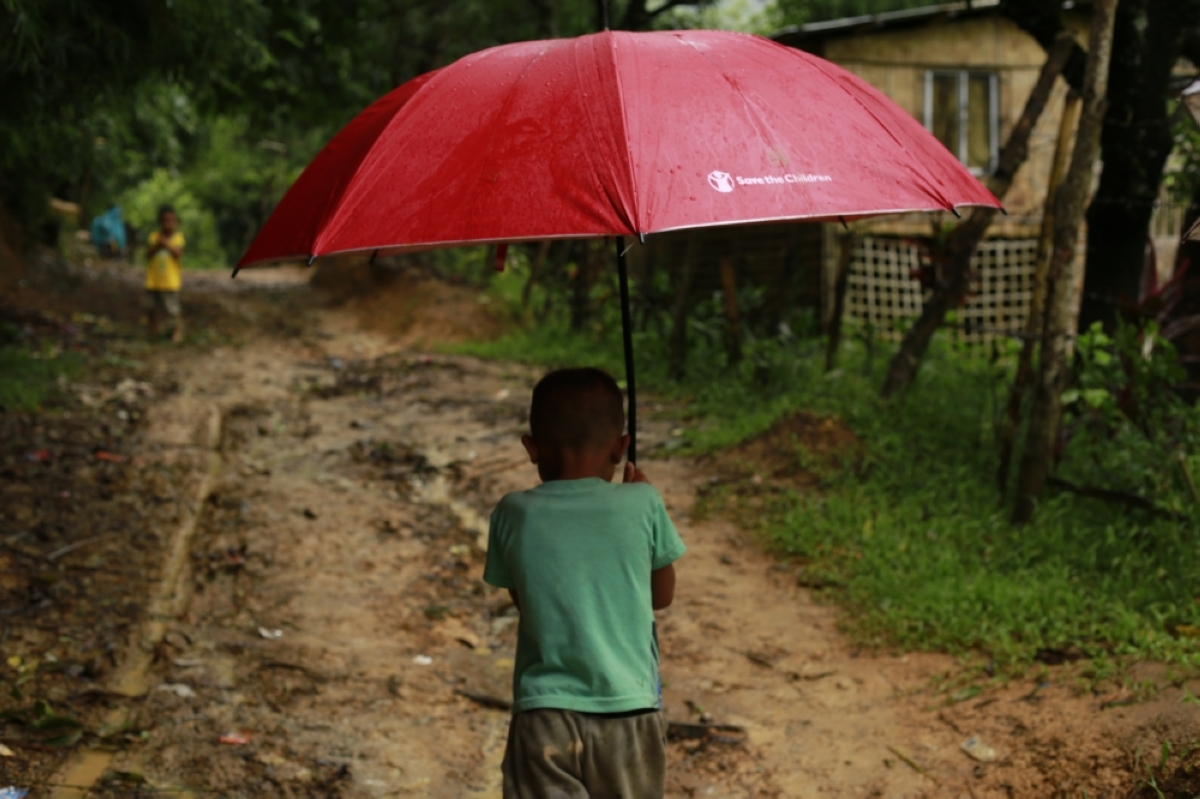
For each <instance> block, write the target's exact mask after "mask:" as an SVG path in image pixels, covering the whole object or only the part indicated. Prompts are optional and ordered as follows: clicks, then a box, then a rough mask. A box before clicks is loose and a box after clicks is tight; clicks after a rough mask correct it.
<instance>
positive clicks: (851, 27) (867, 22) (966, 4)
mask: <svg viewBox="0 0 1200 799" xmlns="http://www.w3.org/2000/svg"><path fill="white" fill-rule="evenodd" d="M1000 2H1001V0H961V1H960V2H956V3H939V4H937V5H928V6H921V7H920V8H906V9H903V10H901V11H884V12H881V13H878V14H863V15H861V16H857V17H843V18H842V19H830V20H825V21H823V22H810V23H808V24H806V25H791V26H789V27H787V28H784V29H783V30H781V31H779V32H778V33H775V34H773V35H772V36H771V38H772V39H774V40H775V41H777V42H780V43H781V44H787V45H792V46H799V45H800V44H801V43H802V42H805V41H810V40H814V39H824V38H827V37H832V36H849V35H855V34H860V33H870V32H875V31H880V30H888V29H894V28H905V27H911V26H917V25H926V24H928V23H930V22H933V21H935V20H938V19H967V18H971V17H979V16H986V15H990V14H994V13H996V11H997V10H998V9H999V8H1000ZM1085 5H1090V2H1089V0H1066V2H1063V4H1062V6H1063V10H1070V9H1072V8H1076V7H1080V6H1085Z"/></svg>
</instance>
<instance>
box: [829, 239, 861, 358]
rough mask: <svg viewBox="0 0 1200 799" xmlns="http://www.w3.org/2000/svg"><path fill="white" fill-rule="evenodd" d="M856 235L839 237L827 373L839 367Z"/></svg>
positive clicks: (830, 319)
mask: <svg viewBox="0 0 1200 799" xmlns="http://www.w3.org/2000/svg"><path fill="white" fill-rule="evenodd" d="M854 244H855V242H854V234H853V233H849V232H847V233H842V234H841V235H840V236H838V245H839V249H838V265H837V275H836V276H835V277H834V279H833V313H832V315H831V316H830V317H829V329H828V330H827V331H825V332H826V335H827V336H828V340H827V341H826V344H825V371H826V372H832V371H833V370H834V368H835V367H836V366H837V354H838V350H839V349H840V348H841V345H842V314H843V313H844V312H845V309H846V284H847V283H848V282H849V280H850V262H851V261H852V260H854Z"/></svg>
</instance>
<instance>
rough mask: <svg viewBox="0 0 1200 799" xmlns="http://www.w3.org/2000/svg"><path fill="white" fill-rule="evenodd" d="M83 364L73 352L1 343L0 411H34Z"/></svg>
mask: <svg viewBox="0 0 1200 799" xmlns="http://www.w3.org/2000/svg"><path fill="white" fill-rule="evenodd" d="M82 365H83V359H82V358H81V357H80V356H79V355H78V354H77V353H72V352H58V351H56V350H54V349H43V350H40V351H31V350H29V349H26V348H24V347H17V346H11V345H5V344H0V411H3V412H11V411H34V410H37V409H39V408H41V407H42V406H43V405H45V404H46V403H47V402H48V401H49V400H50V399H51V398H53V396H54V394H55V392H56V391H57V388H58V381H59V379H60V378H62V377H67V376H70V375H72V374H74V373H76V372H77V371H79V369H80V367H81V366H82Z"/></svg>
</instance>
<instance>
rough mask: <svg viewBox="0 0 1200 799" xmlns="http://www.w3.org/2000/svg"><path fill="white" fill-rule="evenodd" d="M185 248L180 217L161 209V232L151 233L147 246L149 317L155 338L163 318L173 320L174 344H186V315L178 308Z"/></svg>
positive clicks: (172, 209)
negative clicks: (184, 325) (166, 317)
mask: <svg viewBox="0 0 1200 799" xmlns="http://www.w3.org/2000/svg"><path fill="white" fill-rule="evenodd" d="M183 245H184V239H183V234H182V233H180V232H179V216H178V214H176V213H175V209H174V208H172V207H171V206H169V205H163V206H160V207H159V209H158V230H156V231H155V232H153V233H151V234H150V237H149V240H148V241H147V247H146V259H147V268H146V285H145V288H146V314H147V322H148V323H149V326H150V335H152V336H154V335H157V334H158V325H159V322H160V319H161V317H162V316H168V317H170V318H171V320H172V322H173V323H174V325H175V331H174V333H172V334H171V340H172V341H183V314H182V309H181V308H180V305H179V289H180V287H181V286H182V284H183V267H182V266H181V264H180V262H181V261H182V260H183Z"/></svg>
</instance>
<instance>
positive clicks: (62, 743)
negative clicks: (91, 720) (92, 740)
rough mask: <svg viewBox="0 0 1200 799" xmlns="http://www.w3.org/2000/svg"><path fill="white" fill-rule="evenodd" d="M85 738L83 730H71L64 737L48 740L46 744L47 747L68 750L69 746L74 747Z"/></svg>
mask: <svg viewBox="0 0 1200 799" xmlns="http://www.w3.org/2000/svg"><path fill="white" fill-rule="evenodd" d="M81 738H83V730H71V731H70V732H66V733H63V734H62V735H59V736H56V737H54V738H50V739H48V740H47V741H46V742H45V743H46V745H47V746H53V747H56V748H58V749H66V748H67V747H68V746H74V745H75V744H77V743H79V740H80V739H81Z"/></svg>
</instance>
